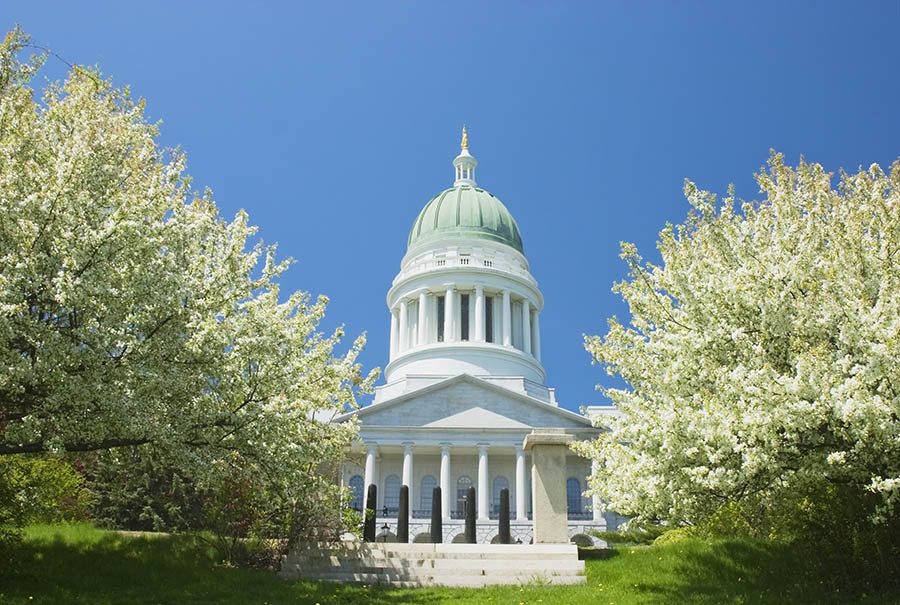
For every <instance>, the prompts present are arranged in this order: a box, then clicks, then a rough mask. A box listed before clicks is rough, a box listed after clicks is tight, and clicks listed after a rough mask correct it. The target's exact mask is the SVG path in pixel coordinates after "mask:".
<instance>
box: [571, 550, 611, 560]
mask: <svg viewBox="0 0 900 605" xmlns="http://www.w3.org/2000/svg"><path fill="white" fill-rule="evenodd" d="M618 555H619V551H618V550H616V549H615V548H579V549H578V558H579V559H580V560H582V561H596V560H601V559H612V558H613V557H616V556H618Z"/></svg>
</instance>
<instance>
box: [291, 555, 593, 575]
mask: <svg viewBox="0 0 900 605" xmlns="http://www.w3.org/2000/svg"><path fill="white" fill-rule="evenodd" d="M284 566H285V567H290V566H293V567H292V568H294V569H298V570H310V571H330V570H353V571H370V570H379V569H384V570H394V571H401V572H402V571H424V570H428V571H441V570H473V569H474V570H487V571H491V572H494V571H501V572H502V571H505V570H508V569H510V568H511V567H514V568H515V569H516V570H521V571H527V572H537V571H543V572H546V573H570V572H575V573H580V572H583V571H584V561H579V560H577V559H567V560H558V561H541V560H523V561H515V563H511V562H510V561H504V560H497V559H418V560H413V559H400V558H390V559H365V558H363V559H354V558H343V557H330V558H327V559H326V558H322V559H320V560H316V561H314V560H309V561H303V562H299V561H298V562H293V561H292V562H285V564H284Z"/></svg>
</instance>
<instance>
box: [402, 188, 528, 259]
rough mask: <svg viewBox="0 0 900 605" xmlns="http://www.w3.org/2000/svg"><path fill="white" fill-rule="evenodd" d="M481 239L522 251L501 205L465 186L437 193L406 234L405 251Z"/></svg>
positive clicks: (515, 229) (516, 230) (513, 223)
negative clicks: (445, 241)
mask: <svg viewBox="0 0 900 605" xmlns="http://www.w3.org/2000/svg"><path fill="white" fill-rule="evenodd" d="M446 238H452V239H457V238H459V239H485V240H490V241H493V242H499V243H501V244H506V245H507V246H512V247H513V248H515V249H516V250H518V251H519V252H524V251H523V249H522V236H521V235H520V234H519V226H518V225H516V221H515V219H513V217H512V215H511V214H510V213H509V210H507V209H506V206H504V205H503V202H501V201H500V200H498V199H497V198H496V197H494V196H493V195H492V194H491V193H490V192H488V191H485V190H484V189H481V188H480V187H476V186H474V185H468V184H458V185H456V186H455V187H451V188H449V189H445V190H444V191H442V192H440V193H439V194H437V195H436V196H434V197H433V198H431V200H429V202H428V203H427V204H425V207H424V208H423V209H422V212H420V213H419V216H418V218H416V222H415V223H413V227H412V229H411V230H410V232H409V245H408V247H409V248H412V247H413V246H416V245H418V244H421V243H424V242H428V241H430V240H437V239H446Z"/></svg>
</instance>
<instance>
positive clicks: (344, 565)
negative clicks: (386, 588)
mask: <svg viewBox="0 0 900 605" xmlns="http://www.w3.org/2000/svg"><path fill="white" fill-rule="evenodd" d="M279 575H280V576H281V577H282V578H286V579H297V578H303V579H307V580H321V581H326V582H356V583H362V584H384V585H390V586H404V587H413V586H470V587H481V586H490V585H496V584H532V583H534V584H584V583H585V582H586V579H585V576H584V561H579V560H578V548H577V547H576V546H575V545H574V544H400V543H390V542H388V543H365V542H341V543H336V544H327V543H315V544H302V545H299V546H297V547H296V548H294V550H292V551H291V553H290V554H288V555H287V556H285V557H284V558H283V559H282V562H281V572H280V574H279Z"/></svg>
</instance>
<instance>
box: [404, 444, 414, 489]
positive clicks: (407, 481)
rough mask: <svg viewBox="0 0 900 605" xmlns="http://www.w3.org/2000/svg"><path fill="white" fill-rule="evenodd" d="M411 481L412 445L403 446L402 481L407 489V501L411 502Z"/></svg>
mask: <svg viewBox="0 0 900 605" xmlns="http://www.w3.org/2000/svg"><path fill="white" fill-rule="evenodd" d="M412 480H413V444H412V443H404V444H403V479H402V485H405V486H407V487H409V491H410V494H409V499H410V500H412Z"/></svg>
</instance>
